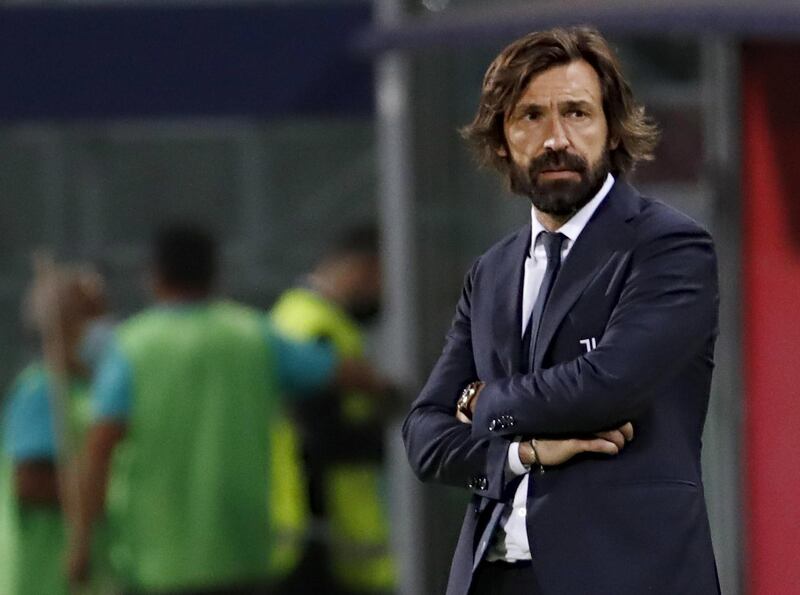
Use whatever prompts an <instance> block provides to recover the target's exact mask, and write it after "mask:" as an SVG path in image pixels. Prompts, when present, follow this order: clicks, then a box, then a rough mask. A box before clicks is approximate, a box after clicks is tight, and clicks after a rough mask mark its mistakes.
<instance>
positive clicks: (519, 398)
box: [403, 28, 719, 595]
mask: <svg viewBox="0 0 800 595" xmlns="http://www.w3.org/2000/svg"><path fill="white" fill-rule="evenodd" d="M464 133H465V136H466V138H467V139H468V140H469V141H471V142H472V143H473V144H474V146H475V148H476V149H477V151H478V154H479V155H480V158H481V160H482V162H483V163H484V164H485V165H489V166H491V167H493V168H495V169H497V170H498V171H499V172H500V173H501V174H502V175H503V177H504V178H505V180H506V181H507V182H508V183H509V186H510V188H511V189H512V190H513V191H514V192H515V193H517V194H520V195H522V196H525V197H526V198H528V199H530V201H531V203H532V209H531V214H530V221H529V223H528V225H526V226H524V227H522V228H521V229H520V230H519V231H517V232H515V233H514V234H512V235H510V236H509V237H507V238H506V239H504V240H502V241H500V242H499V243H497V244H495V246H493V247H492V248H490V249H489V250H488V251H487V252H485V253H484V254H483V255H482V256H480V257H479V258H478V259H477V261H476V262H475V264H474V265H473V267H472V269H471V270H470V272H469V274H468V276H467V279H466V281H465V284H464V288H463V292H462V296H461V300H460V301H459V303H458V306H457V310H456V314H455V318H454V320H453V323H452V326H451V329H450V331H449V333H448V334H447V338H446V345H445V347H444V350H443V352H442V355H441V357H440V359H439V361H438V362H437V364H436V366H435V368H434V369H433V371H432V372H431V375H430V377H429V379H428V382H427V383H426V385H425V387H424V388H423V390H422V392H421V394H420V395H419V397H418V398H417V400H416V401H415V402H414V404H413V406H412V410H411V412H410V413H409V415H408V417H407V419H406V422H405V425H404V428H403V430H404V439H405V443H406V449H407V451H408V456H409V460H410V462H411V464H412V467H413V468H414V470H415V472H416V473H417V475H418V476H419V477H421V478H422V479H425V480H436V481H440V482H443V483H448V484H453V485H461V486H464V487H468V488H469V489H470V490H471V491H472V494H473V498H472V502H471V503H470V505H469V506H468V508H467V511H466V514H465V517H464V523H463V528H462V531H461V535H460V538H459V542H458V545H457V547H456V552H455V555H454V559H453V564H452V567H451V572H450V581H449V584H448V589H447V593H448V595H466V594H467V593H470V594H472V595H487V594H492V595H516V594H518V593H526V594H528V595H534V594H536V595H550V594H553V595H556V594H557V595H561V594H564V593H571V594H572V593H574V594H578V593H581V594H583V593H631V594H643V593H653V594H658V595H676V594H678V593H680V594H681V595H710V594H714V593H719V582H718V580H717V573H716V565H715V561H714V552H713V549H712V544H711V535H710V529H709V523H708V515H707V512H706V505H705V501H704V496H703V481H702V474H701V466H700V454H701V446H702V432H703V425H704V423H705V417H706V412H707V410H708V402H709V392H710V386H711V375H712V370H713V367H714V343H715V340H716V336H717V319H718V301H719V296H718V286H717V269H716V256H715V253H714V246H713V242H712V239H711V237H710V236H709V234H708V232H707V231H705V230H704V229H702V228H701V227H700V225H698V224H697V223H696V222H695V221H693V220H691V219H690V218H689V217H687V216H686V215H683V214H681V213H679V212H677V211H675V210H674V209H671V208H670V207H667V206H666V205H664V204H663V203H660V202H657V201H655V200H650V199H647V198H644V197H642V196H641V195H640V194H639V193H638V192H637V191H636V190H635V189H634V188H633V187H632V186H630V185H629V184H628V183H627V182H626V181H625V176H626V174H628V173H629V172H630V171H631V170H632V168H633V166H634V165H635V164H636V162H637V161H640V160H642V159H647V158H650V157H651V156H652V150H653V149H654V147H655V144H656V141H657V131H656V129H655V127H654V126H653V124H652V123H651V122H650V121H649V120H648V119H647V118H646V117H645V115H644V109H643V108H642V107H641V106H640V105H638V104H637V103H636V101H635V99H634V97H633V94H632V92H631V90H630V87H629V85H628V83H627V82H626V80H625V78H624V76H623V74H622V72H621V69H620V66H619V63H618V60H617V58H616V56H615V55H614V53H613V50H612V49H611V48H610V47H609V45H608V43H607V42H606V40H605V39H603V37H602V36H601V35H600V34H599V33H598V32H597V31H595V30H593V29H589V28H572V29H553V30H550V31H544V32H539V33H531V34H529V35H526V36H525V37H523V38H521V39H518V40H516V41H515V42H513V43H512V44H511V45H509V46H508V47H506V48H505V49H504V50H503V51H502V52H501V53H500V54H499V55H498V56H497V57H496V58H495V60H494V61H493V62H492V64H491V65H490V67H489V69H488V71H487V73H486V76H485V78H484V83H483V88H482V91H481V97H480V105H479V108H478V113H477V115H476V117H475V119H474V120H473V122H472V123H471V124H470V125H469V126H468V127H467V128H466V129H465V131H464ZM459 395H460V396H459ZM634 431H635V433H636V439H635V440H632V439H633V436H634Z"/></svg>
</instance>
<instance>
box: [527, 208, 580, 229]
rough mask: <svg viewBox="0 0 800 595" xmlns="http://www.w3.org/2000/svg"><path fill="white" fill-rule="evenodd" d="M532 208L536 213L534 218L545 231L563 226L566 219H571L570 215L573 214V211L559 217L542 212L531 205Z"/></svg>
mask: <svg viewBox="0 0 800 595" xmlns="http://www.w3.org/2000/svg"><path fill="white" fill-rule="evenodd" d="M533 209H534V212H535V213H536V219H537V220H538V221H539V223H541V224H542V227H544V228H545V229H546V230H547V231H555V230H557V229H558V228H560V227H561V226H563V225H564V224H565V223H566V222H567V221H569V220H570V219H572V215H574V213H573V214H570V215H562V216H560V217H559V216H557V215H551V214H549V213H543V212H542V211H540V210H539V209H537V208H536V207H533Z"/></svg>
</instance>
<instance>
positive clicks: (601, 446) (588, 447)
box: [575, 438, 620, 455]
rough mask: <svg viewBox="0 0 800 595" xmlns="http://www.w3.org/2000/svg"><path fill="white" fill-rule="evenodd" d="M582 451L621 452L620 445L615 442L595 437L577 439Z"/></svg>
mask: <svg viewBox="0 0 800 595" xmlns="http://www.w3.org/2000/svg"><path fill="white" fill-rule="evenodd" d="M575 442H576V443H577V445H576V446H577V447H578V449H579V451H580V452H599V453H602V454H606V455H615V454H619V451H620V447H619V446H617V445H616V444H615V443H614V442H611V441H610V440H606V439H604V438H593V439H591V440H576V441H575Z"/></svg>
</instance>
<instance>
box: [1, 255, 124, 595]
mask: <svg viewBox="0 0 800 595" xmlns="http://www.w3.org/2000/svg"><path fill="white" fill-rule="evenodd" d="M23 310H24V314H23V316H24V318H25V320H26V323H27V325H28V326H29V327H30V328H31V329H32V330H33V331H35V333H36V335H37V338H38V340H39V343H40V355H39V356H38V357H37V359H36V360H35V361H34V362H33V363H31V364H30V365H29V366H28V367H27V368H26V369H25V370H24V371H23V372H22V373H20V375H19V376H18V377H17V379H16V381H15V382H14V384H13V387H12V389H11V393H10V395H9V396H8V400H7V409H6V411H5V416H4V423H3V432H2V434H3V443H2V454H1V455H0V474H1V475H2V477H0V517H2V518H0V533H2V535H0V540H1V541H2V551H0V592H2V593H3V594H4V595H23V594H30V595H42V594H45V593H46V594H48V595H58V594H60V593H63V594H66V593H68V592H69V583H68V581H67V576H66V572H65V564H64V563H65V559H66V552H67V547H66V546H67V539H68V532H69V530H70V529H71V526H70V522H71V521H73V520H74V519H72V518H69V517H70V512H71V510H72V511H74V510H75V508H76V506H77V502H75V501H74V498H75V496H76V494H75V493H71V494H70V493H67V492H69V491H70V490H71V489H72V486H71V485H70V482H69V480H68V479H67V478H66V474H67V473H68V472H71V473H74V472H75V471H76V470H75V469H74V468H69V469H68V468H67V467H71V465H72V463H73V462H74V461H73V456H74V455H75V454H77V453H75V452H65V451H66V450H69V449H70V448H78V447H79V446H80V444H81V443H82V441H83V437H84V435H85V432H86V429H87V427H88V425H89V421H90V419H89V382H90V375H91V373H92V370H93V369H94V367H95V365H96V363H97V361H98V359H99V358H100V357H101V355H102V353H103V351H104V347H105V345H106V344H107V341H108V340H109V337H110V333H111V332H113V331H112V330H111V326H112V323H111V321H110V319H109V318H108V316H107V313H106V311H107V308H106V298H105V291H104V287H103V282H102V280H101V279H100V277H99V276H98V275H97V274H96V273H94V272H91V271H89V270H86V269H81V268H77V267H63V268H56V267H55V265H51V266H49V267H48V268H47V269H46V270H41V271H39V273H38V275H37V278H36V280H35V281H34V283H33V285H32V287H31V289H30V290H29V292H28V294H27V296H26V299H25V303H24V306H23ZM72 485H73V486H74V484H72ZM70 500H72V501H70ZM94 563H95V565H98V564H100V562H99V561H98V560H97V559H95V561H94ZM95 586H96V585H95Z"/></svg>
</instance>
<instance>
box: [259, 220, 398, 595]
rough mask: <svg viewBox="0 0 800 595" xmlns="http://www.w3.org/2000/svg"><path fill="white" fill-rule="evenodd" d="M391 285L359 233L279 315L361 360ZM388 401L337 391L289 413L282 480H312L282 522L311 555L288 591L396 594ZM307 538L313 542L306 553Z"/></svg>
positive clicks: (286, 298)
mask: <svg viewBox="0 0 800 595" xmlns="http://www.w3.org/2000/svg"><path fill="white" fill-rule="evenodd" d="M381 281H382V275H381V263H380V255H379V246H378V231H377V229H376V228H375V227H374V226H361V227H357V228H353V229H350V230H348V231H346V232H345V233H344V234H342V236H341V237H340V238H339V239H338V240H337V241H336V242H335V243H334V244H333V245H332V246H331V247H330V249H329V250H328V251H327V252H326V253H325V255H324V256H323V257H322V258H321V259H320V260H319V262H318V264H317V265H316V266H315V268H314V270H313V271H312V272H311V273H310V274H309V275H308V276H307V278H306V279H305V281H304V283H302V284H301V285H300V286H298V287H295V288H292V289H289V290H288V291H286V292H285V293H284V294H283V295H282V296H281V297H280V298H279V299H278V301H277V303H276V304H275V306H274V308H273V310H272V312H271V318H272V320H273V322H274V324H275V326H276V328H278V329H279V330H280V331H281V332H283V333H285V334H286V335H287V336H289V337H293V338H295V339H297V340H302V341H314V342H317V343H319V344H325V345H330V346H332V347H333V349H334V350H335V351H336V353H338V354H340V355H343V356H351V357H361V356H362V355H363V354H364V326H365V325H368V324H370V323H372V322H374V321H375V319H376V318H377V316H378V314H379V312H380V306H381V292H382V282H381ZM382 397H383V398H376V396H375V395H369V394H366V393H363V392H357V391H350V390H342V389H340V388H333V389H330V388H328V389H326V390H324V391H320V394H318V395H317V397H316V398H315V399H313V400H305V401H298V402H296V403H295V404H294V406H293V407H292V408H291V411H290V413H289V415H286V416H283V417H282V418H281V422H280V423H281V424H282V427H281V429H280V431H279V432H275V433H274V435H275V436H276V437H278V436H282V437H283V438H282V439H283V440H284V441H285V443H286V444H287V448H282V449H280V450H277V449H276V451H275V452H276V453H281V454H282V456H283V460H282V461H281V466H280V468H281V469H284V470H286V469H291V470H293V471H292V472H291V473H289V474H286V473H282V480H279V481H282V482H283V483H284V484H285V485H286V484H287V482H288V481H293V482H294V483H292V484H291V485H292V486H297V485H298V484H297V481H296V480H295V479H294V478H302V477H305V481H306V486H305V489H303V490H302V491H301V490H300V489H298V488H297V487H293V489H294V492H295V495H294V496H293V497H288V494H287V498H286V501H287V502H292V503H294V507H293V508H291V509H290V508H288V507H287V509H286V510H285V515H284V517H283V518H282V519H278V522H281V521H283V524H284V527H283V534H284V535H285V536H287V537H288V540H287V542H286V545H285V546H284V547H285V548H286V549H287V550H289V549H290V548H291V549H293V550H294V554H293V557H294V559H295V562H296V561H297V557H298V556H302V562H301V563H300V564H299V566H298V567H297V569H296V571H295V573H294V575H293V576H292V578H290V580H289V581H288V582H287V583H286V587H285V592H286V593H331V594H334V593H335V594H342V595H345V594H347V595H349V594H353V595H355V594H362V595H367V594H370V595H372V594H384V593H391V592H393V589H394V584H395V569H394V564H393V561H392V558H391V555H390V551H389V521H388V510H387V502H386V494H385V493H384V488H385V486H384V469H383V456H384V452H383V442H384V432H385V429H386V424H387V422H388V420H389V417H390V416H391V414H392V411H393V409H396V403H395V404H394V407H393V403H392V399H391V396H390V395H389V394H388V393H387V394H385V395H382ZM298 438H299V439H298ZM298 444H299V449H298V448H297V445H298ZM298 450H300V451H302V455H303V456H302V459H301V458H300V457H299V456H298ZM276 469H277V466H276ZM309 517H310V522H309ZM302 535H306V536H307V539H306V542H305V543H304V544H302V548H303V549H302V551H298V550H299V546H298V543H301V542H302V539H298V537H300V536H302ZM285 555H289V552H288V551H287V552H286V553H285ZM285 564H286V565H288V562H287V563H285Z"/></svg>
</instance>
